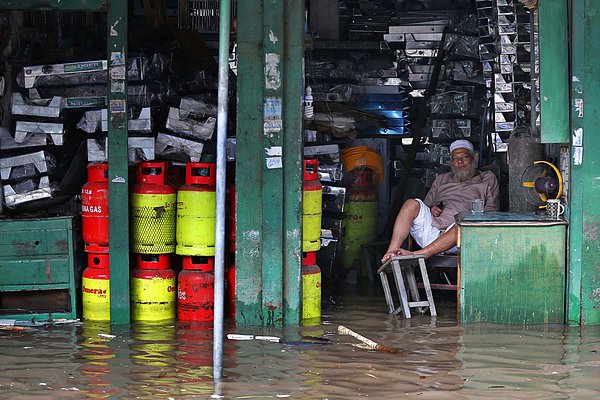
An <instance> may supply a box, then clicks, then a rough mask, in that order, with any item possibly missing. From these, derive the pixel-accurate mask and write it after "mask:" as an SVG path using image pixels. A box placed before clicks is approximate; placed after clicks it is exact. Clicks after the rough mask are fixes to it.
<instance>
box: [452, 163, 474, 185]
mask: <svg viewBox="0 0 600 400" xmlns="http://www.w3.org/2000/svg"><path fill="white" fill-rule="evenodd" d="M476 171H477V167H476V166H475V163H473V164H471V166H470V167H469V169H465V170H459V169H457V168H455V167H454V166H453V167H452V172H453V173H454V177H455V178H456V180H457V181H459V182H466V181H468V180H469V179H471V178H472V177H474V176H475V172H476Z"/></svg>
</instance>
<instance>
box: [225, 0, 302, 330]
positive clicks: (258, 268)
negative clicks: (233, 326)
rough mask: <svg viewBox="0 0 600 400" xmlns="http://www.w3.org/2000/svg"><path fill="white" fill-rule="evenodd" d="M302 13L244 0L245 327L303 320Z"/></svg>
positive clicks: (293, 5)
mask: <svg viewBox="0 0 600 400" xmlns="http://www.w3.org/2000/svg"><path fill="white" fill-rule="evenodd" d="M284 3H285V4H284ZM303 14H304V10H303V1H302V0H292V1H288V2H281V1H278V0H247V1H243V2H239V3H238V15H243V16H244V18H240V20H239V27H238V112H237V115H238V128H237V129H238V131H237V155H236V187H237V193H238V207H237V216H236V219H237V222H236V226H237V235H236V237H237V243H236V249H237V253H236V321H237V323H238V324H242V325H244V324H248V325H282V324H284V323H285V324H297V323H298V322H299V317H300V309H301V308H300V258H301V257H300V254H301V247H300V246H301V240H302V237H301V236H302V229H301V212H302V209H301V203H302V192H301V185H302V175H301V174H302V165H301V164H302V163H301V160H302V119H301V87H302V67H301V66H302V54H303V48H302V46H303V29H302V26H303ZM283 21H286V23H285V24H284V22H283Z"/></svg>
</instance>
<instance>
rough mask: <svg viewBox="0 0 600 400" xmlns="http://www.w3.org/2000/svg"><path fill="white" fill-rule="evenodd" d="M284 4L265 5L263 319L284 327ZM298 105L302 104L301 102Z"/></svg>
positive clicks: (269, 2)
mask: <svg viewBox="0 0 600 400" xmlns="http://www.w3.org/2000/svg"><path fill="white" fill-rule="evenodd" d="M283 10H284V6H283V2H281V1H279V0H265V1H264V18H263V43H264V55H265V70H264V74H263V76H264V78H262V81H263V85H264V95H263V96H264V99H263V101H264V115H263V118H264V125H263V138H262V143H263V147H264V155H263V157H262V158H263V159H262V162H261V164H262V168H263V181H262V185H263V204H262V207H263V258H262V268H263V269H262V276H263V318H265V321H264V323H265V325H282V324H283V257H282V256H283V251H282V244H283V242H284V241H285V237H284V236H283V235H282V231H283V158H282V145H283V135H282V133H283V132H282V131H283V115H282V113H283V107H284V106H283V87H282V82H283V80H284V76H283V73H284V70H283V64H284V60H283V58H284V54H283V42H284V41H285V36H284V28H283V19H284V14H283ZM298 101H300V100H299V99H298Z"/></svg>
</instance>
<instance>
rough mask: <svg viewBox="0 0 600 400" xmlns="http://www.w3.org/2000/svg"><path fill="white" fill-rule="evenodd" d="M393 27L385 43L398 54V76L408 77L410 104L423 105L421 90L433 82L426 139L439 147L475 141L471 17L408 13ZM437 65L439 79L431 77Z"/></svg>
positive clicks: (476, 79) (476, 73)
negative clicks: (401, 70)
mask: <svg viewBox="0 0 600 400" xmlns="http://www.w3.org/2000/svg"><path fill="white" fill-rule="evenodd" d="M395 22H397V25H392V26H390V28H389V31H390V33H388V34H387V35H384V39H385V40H386V41H388V43H389V45H390V47H392V48H395V49H397V50H396V51H397V52H398V53H399V54H400V56H399V65H401V66H404V67H405V69H406V72H405V74H404V75H402V76H406V77H407V78H408V84H409V86H408V87H409V89H407V90H410V96H412V97H413V99H414V100H413V102H412V103H413V105H417V104H418V103H419V102H422V100H421V98H422V97H423V96H424V93H425V90H426V89H427V88H428V87H429V86H430V85H431V84H432V83H431V82H436V81H437V85H436V86H435V88H434V89H436V92H435V94H434V95H433V96H432V98H431V99H430V104H429V107H430V110H431V114H430V116H429V118H428V121H427V124H426V127H427V130H428V132H429V136H430V139H431V140H432V141H437V142H441V143H444V142H448V141H451V140H454V139H457V138H467V139H475V135H474V133H475V132H476V129H475V127H476V126H477V125H478V124H479V119H480V112H479V108H478V106H479V101H478V98H479V97H480V92H481V89H480V88H481V84H482V83H483V80H482V75H481V64H480V61H479V53H478V45H479V37H478V36H477V27H476V16H475V15H473V14H459V13H457V12H455V11H429V12H411V13H406V14H403V15H402V16H400V17H398V18H396V19H395ZM440 49H442V50H443V51H444V53H443V54H444V57H443V58H442V59H440V58H439V57H438V52H439V51H440ZM440 56H441V55H440ZM436 62H437V63H439V66H438V67H439V68H438V70H439V74H437V75H436V76H433V74H434V73H436V71H438V70H436V68H435V67H436Z"/></svg>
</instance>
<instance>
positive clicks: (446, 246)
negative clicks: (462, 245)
mask: <svg viewBox="0 0 600 400" xmlns="http://www.w3.org/2000/svg"><path fill="white" fill-rule="evenodd" d="M457 236H458V229H457V228H456V226H454V227H452V228H451V229H449V230H448V232H445V233H444V234H442V235H441V236H440V237H439V238H437V239H435V240H434V241H433V242H431V243H430V244H429V245H427V246H425V247H423V248H422V249H421V250H416V251H408V250H404V249H400V250H398V252H397V255H399V256H408V255H411V254H423V255H424V256H425V258H429V257H433V256H435V255H437V254H440V253H443V252H444V251H447V250H450V249H451V248H453V247H454V246H456V242H457Z"/></svg>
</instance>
